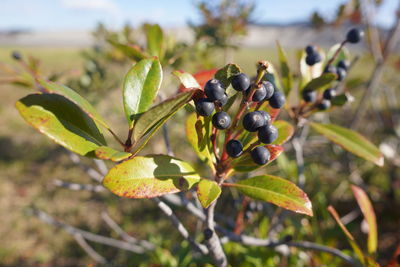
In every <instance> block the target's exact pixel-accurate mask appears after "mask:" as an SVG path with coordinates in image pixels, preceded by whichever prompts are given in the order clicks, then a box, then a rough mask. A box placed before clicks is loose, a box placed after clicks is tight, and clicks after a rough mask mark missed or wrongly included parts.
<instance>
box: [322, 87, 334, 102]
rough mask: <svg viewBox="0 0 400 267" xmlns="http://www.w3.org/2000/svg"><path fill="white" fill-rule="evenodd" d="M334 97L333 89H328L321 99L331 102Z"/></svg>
mask: <svg viewBox="0 0 400 267" xmlns="http://www.w3.org/2000/svg"><path fill="white" fill-rule="evenodd" d="M335 96H336V91H335V90H334V89H333V88H328V89H326V90H325V91H324V94H323V98H324V99H328V100H331V99H332V98H334V97H335Z"/></svg>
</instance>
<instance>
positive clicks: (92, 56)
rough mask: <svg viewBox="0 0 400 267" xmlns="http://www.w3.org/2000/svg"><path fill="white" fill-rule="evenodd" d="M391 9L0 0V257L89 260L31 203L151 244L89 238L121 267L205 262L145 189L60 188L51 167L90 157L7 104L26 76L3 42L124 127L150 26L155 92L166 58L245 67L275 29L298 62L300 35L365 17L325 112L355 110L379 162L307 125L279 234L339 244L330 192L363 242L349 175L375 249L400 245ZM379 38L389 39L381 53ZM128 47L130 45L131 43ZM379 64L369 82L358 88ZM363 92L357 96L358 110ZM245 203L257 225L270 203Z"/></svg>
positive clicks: (71, 174)
mask: <svg viewBox="0 0 400 267" xmlns="http://www.w3.org/2000/svg"><path fill="white" fill-rule="evenodd" d="M398 8H399V1H398V0H303V1H298V0H282V1H268V0H262V1H261V0H260V1H256V0H254V1H245V0H244V1H239V0H235V1H223V0H222V1H200V0H199V1H184V0H181V1H179V0H170V1H155V0H147V1H136V0H134V1H129V0H0V64H1V65H0V66H1V68H0V125H1V127H0V218H1V224H0V239H1V240H2V242H0V266H94V265H96V264H95V263H94V261H93V260H92V259H91V258H90V257H89V256H88V255H87V254H86V253H85V252H84V251H83V250H82V249H81V248H80V247H79V246H77V245H76V241H75V240H74V238H73V237H72V236H71V235H69V234H68V233H66V232H65V231H63V230H62V229H60V228H55V227H53V226H51V225H48V224H45V223H44V222H42V221H41V220H39V219H38V218H36V217H35V216H32V208H33V207H35V208H39V209H41V210H43V211H45V212H46V213H49V214H51V216H53V217H55V218H57V219H60V220H62V221H64V222H66V223H68V224H70V225H73V226H75V227H79V228H81V229H85V230H87V231H91V232H94V233H98V234H102V235H105V236H112V237H117V235H116V233H115V232H113V231H111V230H110V228H109V227H108V226H107V224H106V223H105V220H104V216H102V214H103V215H104V213H105V212H106V214H108V215H109V216H111V217H112V218H113V219H114V220H115V221H117V222H118V223H119V224H120V225H121V226H122V227H123V228H124V230H125V231H126V232H128V233H129V234H131V235H132V236H134V237H137V238H141V239H146V240H150V241H151V242H153V243H154V244H157V249H156V250H155V251H152V252H149V253H143V254H140V253H139V254H137V253H132V252H129V251H123V250H118V249H115V248H109V247H107V246H103V245H99V244H93V247H94V248H95V249H96V250H97V251H99V252H100V253H101V255H103V256H104V257H106V258H108V259H113V260H114V262H115V263H117V264H120V265H122V266H204V265H206V264H207V262H209V261H207V260H205V259H201V258H200V259H199V258H195V257H193V256H192V254H191V253H190V247H189V245H188V244H187V242H185V241H182V239H181V238H180V236H179V235H178V233H177V232H176V231H175V229H174V228H173V227H172V226H171V225H170V222H169V220H168V218H165V217H164V216H163V214H161V213H160V212H159V210H158V209H157V207H156V205H155V204H154V203H153V202H151V201H149V200H128V199H119V198H117V197H116V196H113V195H111V194H110V193H108V192H90V191H85V190H83V191H82V190H78V191H71V190H68V189H64V188H60V182H59V180H62V181H67V182H70V183H81V184H91V183H92V182H93V181H92V180H91V178H90V177H89V176H88V175H87V170H88V168H89V167H90V168H96V165H94V163H93V162H92V161H90V160H88V159H83V158H82V159H79V161H80V164H76V162H77V160H78V159H77V158H76V157H73V156H72V155H70V154H69V153H68V152H67V151H66V150H64V149H63V148H61V147H60V146H57V145H56V144H54V143H51V141H50V140H49V139H47V138H45V137H44V136H42V135H40V134H39V133H37V132H36V131H35V130H34V129H33V128H31V127H29V126H28V125H26V124H25V122H24V121H23V119H22V118H21V117H20V116H19V114H18V112H17V110H16V109H15V107H14V103H15V102H16V101H17V100H18V99H19V98H20V97H22V96H24V95H26V94H27V93H29V90H31V89H30V88H31V87H32V80H31V79H30V78H29V75H27V74H26V70H27V68H26V66H23V64H20V62H18V61H17V60H15V57H16V56H15V54H14V59H13V57H12V56H11V55H12V52H13V51H18V52H19V54H18V56H21V57H22V58H23V59H24V62H25V65H27V66H29V68H28V69H30V70H33V71H35V72H37V73H40V75H43V76H45V77H47V78H48V79H50V80H54V81H57V82H61V83H63V84H66V85H68V86H69V87H71V88H73V89H74V90H76V91H77V92H78V93H80V94H81V95H84V96H85V97H87V98H88V99H89V100H90V101H91V102H92V103H94V105H95V106H96V107H97V108H98V109H99V110H100V113H101V114H102V115H104V116H105V117H106V119H107V120H109V121H110V122H111V125H113V127H114V128H115V129H116V131H117V132H119V133H120V134H121V135H124V134H125V130H126V122H125V118H124V116H123V108H122V100H121V84H122V80H123V77H124V75H125V73H126V71H127V70H128V69H129V67H130V66H131V64H132V62H135V61H136V60H138V58H140V56H141V54H140V53H142V52H143V53H146V52H148V51H146V50H145V48H144V44H146V41H147V39H146V38H147V32H148V31H149V29H150V28H151V26H152V25H154V24H159V25H160V27H161V28H162V30H163V32H164V38H165V40H166V41H165V42H166V43H165V55H164V57H163V61H162V65H163V68H164V72H165V80H164V82H163V87H162V88H163V89H162V94H163V96H164V97H165V96H168V95H171V94H174V93H175V92H176V90H177V88H178V86H179V83H178V81H177V80H176V79H174V78H173V77H171V75H170V73H171V71H173V70H175V69H183V70H185V71H187V72H190V73H197V72H199V71H203V70H209V69H213V68H220V67H222V66H223V65H224V64H225V63H227V62H235V63H237V64H239V65H240V66H241V67H242V68H243V70H244V71H245V72H247V73H248V74H249V75H254V74H255V63H256V62H257V61H258V60H268V61H270V62H272V63H275V64H277V62H278V55H277V50H276V41H277V40H279V42H280V43H281V45H282V46H283V47H284V48H285V50H286V52H287V55H288V58H289V62H290V65H291V66H293V70H294V73H295V75H296V73H298V72H299V66H298V65H299V64H298V53H299V50H302V49H304V48H305V46H306V45H308V44H314V45H317V46H319V47H321V48H322V49H325V50H327V49H329V48H330V47H331V46H333V45H334V44H337V43H339V42H341V41H342V40H343V38H344V36H345V34H346V32H347V30H348V29H349V28H351V27H354V26H356V27H360V28H362V29H365V31H366V38H365V41H364V42H363V43H362V44H358V45H352V46H349V47H348V48H349V51H350V54H351V58H352V59H354V58H356V57H357V58H358V60H357V62H356V64H355V65H354V67H353V68H352V71H351V72H350V73H349V77H348V78H347V80H346V85H345V86H346V87H348V88H349V90H351V93H352V95H353V96H354V98H355V101H354V102H353V103H351V105H346V106H345V107H344V108H343V109H337V110H335V111H334V112H333V113H332V114H331V115H329V117H328V118H326V117H324V119H325V120H328V121H329V120H332V121H334V122H335V123H336V124H339V125H342V126H350V124H351V123H352V120H353V118H354V116H355V115H354V114H357V123H356V124H357V125H356V126H354V125H352V126H354V128H355V129H357V130H358V131H359V132H361V133H362V134H363V135H365V136H366V137H368V139H370V140H371V141H372V142H373V143H374V144H376V145H377V146H379V147H380V148H381V150H382V152H383V153H384V155H385V157H386V159H385V160H386V162H385V163H386V164H385V166H384V167H383V168H377V167H375V166H374V165H373V164H372V163H368V162H365V161H363V160H360V159H357V158H355V157H353V156H351V155H348V154H346V153H344V152H343V150H341V149H340V148H338V147H336V146H332V145H328V144H327V142H326V140H324V139H323V138H321V137H318V136H315V137H313V136H311V138H310V140H309V141H308V142H307V143H306V146H305V148H304V153H305V158H306V166H305V175H306V177H307V181H306V186H305V191H306V192H307V193H308V195H309V196H310V198H311V200H312V202H313V205H314V214H315V216H314V217H313V218H304V217H303V216H299V215H293V214H291V216H289V217H286V219H285V221H284V226H285V227H284V228H283V229H282V231H280V233H279V235H280V237H284V236H287V235H290V236H291V237H293V238H294V239H295V240H309V241H314V242H317V243H321V244H325V245H329V246H333V247H337V248H339V249H343V250H344V251H346V250H350V246H349V245H348V243H347V242H346V240H345V238H344V236H343V234H342V232H341V231H340V229H338V227H337V225H336V224H335V223H334V221H333V219H332V218H331V217H330V215H329V213H328V212H327V211H326V207H327V206H328V205H333V206H335V207H336V209H337V210H338V212H339V214H340V215H341V216H343V219H344V220H345V222H346V225H347V227H348V228H349V229H350V230H351V232H352V233H353V234H354V235H355V236H356V238H357V240H359V243H360V244H362V245H363V244H365V240H366V235H365V232H366V230H365V227H364V228H363V223H362V216H361V212H360V210H359V208H358V206H357V204H356V201H355V199H354V197H353V195H352V194H351V190H350V187H349V185H350V184H358V185H360V186H362V187H363V188H364V189H365V190H366V191H367V193H368V195H369V196H370V198H371V200H372V201H373V204H374V208H375V210H376V214H377V220H378V231H379V246H378V262H380V263H381V264H382V265H383V266H385V265H386V264H388V263H389V261H390V259H391V257H392V255H393V253H394V251H395V250H396V248H397V246H398V245H399V244H400V228H399V226H400V212H399V211H400V178H399V175H400V171H399V165H400V162H399V161H400V160H399V158H400V156H399V148H400V141H399V136H400V127H399V115H400V114H399V113H400V110H399V109H400V104H399V103H400V102H399V97H400V93H399V90H400V83H399V81H400V76H399V70H400V54H399V51H400V50H399V49H400V44H399V42H398V35H399V34H400V33H399V32H400V30H399V22H398V15H399V12H398ZM390 40H391V42H392V43H390V44H391V47H390V51H386V52H385V48H387V47H388V46H387V43H388V41H390ZM132 46H133V47H136V48H138V49H136V50H131V49H130V48H129V47H132ZM137 51H140V53H139V54H137V53H136V52H137ZM389 52H390V53H389ZM378 71H379V72H380V73H379V77H378V81H377V86H375V88H373V89H371V90H370V89H368V88H369V87H370V85H371V79H372V77H375V76H376V75H378V74H377V72H378ZM366 92H368V94H367V97H366V98H363V96H364V95H366ZM361 99H363V100H364V101H367V102H368V103H366V104H365V107H366V108H365V109H364V110H362V112H360V114H358V107H359V104H360V100H361ZM351 114H352V115H351ZM186 116H187V114H186V113H185V112H179V113H178V114H177V115H176V116H175V117H174V119H173V120H172V121H171V122H170V123H169V129H170V136H171V143H172V147H173V149H174V151H175V154H176V155H177V156H178V157H182V158H190V159H191V160H192V161H193V162H196V159H195V155H194V153H192V152H191V151H190V152H188V151H189V150H190V149H191V148H190V146H189V145H188V144H187V143H185V145H182V140H184V139H185V137H184V136H183V132H184V131H183V130H182V129H183V127H184V123H183V122H184V120H185V118H186ZM281 116H282V117H283V118H285V114H282V115H281ZM323 116H328V115H323ZM110 142H111V143H112V141H110ZM150 152H151V153H165V147H164V144H163V142H162V137H161V135H160V134H158V135H157V136H156V138H155V139H154V140H152V141H151V142H150V143H149V145H148V147H147V148H146V150H145V151H144V152H143V153H150ZM189 155H190V156H189ZM197 164H198V165H199V168H200V167H201V165H200V163H199V162H197ZM88 166H89V167H88ZM109 166H111V165H109ZM267 171H268V173H272V174H277V175H280V176H282V177H285V178H288V179H292V180H293V181H295V180H296V177H297V170H296V163H295V158H294V155H293V149H291V147H290V146H289V147H288V148H287V150H286V152H285V153H284V156H282V159H281V160H280V161H278V162H277V163H274V164H272V165H271V166H270V167H268V169H267ZM240 204H241V199H240V198H239V197H237V198H236V199H234V200H232V196H230V197H229V196H227V199H226V201H225V202H222V203H220V204H219V205H220V207H219V209H224V210H228V211H229V212H231V214H236V212H237V211H238V210H240V208H241V205H240ZM256 204H258V203H256V202H255V205H256ZM253 206H254V205H253ZM256 206H257V205H256ZM258 206H259V205H258ZM221 207H222V208H221ZM176 212H177V213H178V215H179V216H180V217H181V218H185V220H184V222H185V224H186V226H187V227H188V229H189V231H191V232H193V233H200V232H201V231H200V230H201V229H199V226H198V225H197V224H196V220H195V219H194V218H193V217H190V216H189V217H187V216H186V215H185V214H186V212H185V211H184V210H183V209H178V208H176ZM245 212H246V216H245V221H246V226H245V228H244V230H243V231H244V232H245V233H248V234H253V235H257V236H259V237H263V236H265V235H266V233H267V230H268V227H269V225H270V224H271V216H270V215H271V214H274V212H276V210H275V208H273V207H272V208H271V206H268V205H267V206H265V205H261V208H254V207H253V209H250V210H246V211H245ZM346 216H347V217H346ZM225 249H226V251H227V252H228V254H229V259H230V260H231V262H236V263H237V265H235V266H343V265H341V264H342V262H341V261H340V260H338V259H337V258H332V256H330V255H327V254H322V253H317V252H309V251H307V252H304V251H302V250H301V249H294V250H293V251H291V252H292V253H285V252H282V251H274V250H271V249H268V248H262V247H261V248H260V247H258V248H251V247H245V246H241V245H239V244H230V243H228V244H227V245H225ZM394 266H395V265H394Z"/></svg>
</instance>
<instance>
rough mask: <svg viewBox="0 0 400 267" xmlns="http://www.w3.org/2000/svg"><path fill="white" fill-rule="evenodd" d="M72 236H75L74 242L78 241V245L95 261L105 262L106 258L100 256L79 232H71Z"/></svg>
mask: <svg viewBox="0 0 400 267" xmlns="http://www.w3.org/2000/svg"><path fill="white" fill-rule="evenodd" d="M73 237H74V238H75V241H76V243H78V245H79V246H81V248H82V249H83V250H84V251H85V252H86V253H87V254H88V255H89V256H90V257H91V258H92V259H93V260H95V261H96V262H98V263H100V264H107V260H106V259H105V258H104V257H103V256H101V255H100V254H99V253H97V252H96V251H95V250H94V249H93V248H92V247H91V246H90V245H89V244H88V243H87V242H86V240H85V239H84V238H83V237H82V235H81V234H73Z"/></svg>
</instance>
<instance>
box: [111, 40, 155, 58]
mask: <svg viewBox="0 0 400 267" xmlns="http://www.w3.org/2000/svg"><path fill="white" fill-rule="evenodd" d="M108 43H110V44H111V45H112V46H114V47H115V48H116V49H118V50H119V51H121V52H122V53H123V54H124V55H125V56H127V57H129V58H130V59H132V60H134V61H136V62H138V61H140V60H142V59H145V58H148V57H150V56H149V55H148V54H146V53H145V52H143V51H142V49H141V48H140V47H139V46H137V45H127V44H121V43H118V42H116V41H114V40H112V39H108Z"/></svg>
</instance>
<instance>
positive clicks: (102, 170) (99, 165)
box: [93, 159, 108, 176]
mask: <svg viewBox="0 0 400 267" xmlns="http://www.w3.org/2000/svg"><path fill="white" fill-rule="evenodd" d="M93 161H94V163H95V164H96V166H97V169H99V171H100V173H101V174H102V175H103V176H104V175H106V174H107V173H108V168H107V166H106V164H105V163H104V160H101V159H93Z"/></svg>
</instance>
